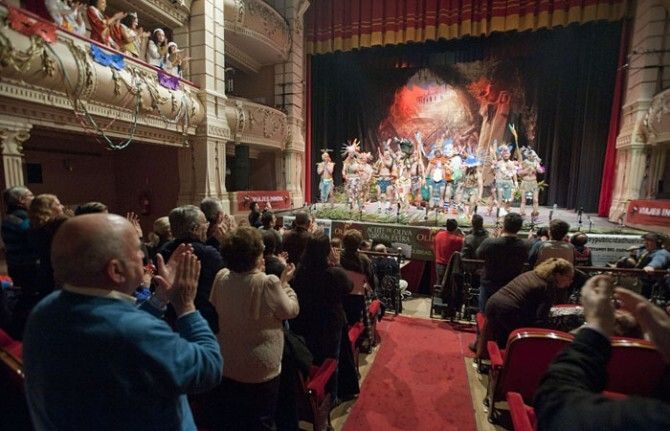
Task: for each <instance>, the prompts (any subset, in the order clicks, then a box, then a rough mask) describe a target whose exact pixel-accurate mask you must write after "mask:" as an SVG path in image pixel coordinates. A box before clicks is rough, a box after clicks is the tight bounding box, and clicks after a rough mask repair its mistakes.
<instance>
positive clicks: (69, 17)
mask: <svg viewBox="0 0 670 431" xmlns="http://www.w3.org/2000/svg"><path fill="white" fill-rule="evenodd" d="M44 6H46V8H47V11H48V12H49V15H51V18H52V19H53V20H54V22H55V23H56V25H58V26H59V27H62V28H64V29H65V30H67V31H71V32H73V33H77V34H78V35H80V36H85V35H86V23H85V22H84V13H85V12H84V9H85V7H86V6H85V5H84V4H82V3H73V4H72V5H70V4H69V3H68V2H67V1H66V0H45V1H44Z"/></svg>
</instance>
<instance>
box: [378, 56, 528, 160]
mask: <svg viewBox="0 0 670 431" xmlns="http://www.w3.org/2000/svg"><path fill="white" fill-rule="evenodd" d="M440 72H441V73H440ZM440 72H435V71H431V70H430V69H420V70H419V71H418V72H416V73H415V74H414V75H413V76H412V77H410V78H409V80H408V81H407V83H406V84H405V85H403V86H402V87H401V88H400V89H398V90H397V91H396V92H395V96H394V99H393V102H392V105H391V106H390V107H389V110H388V115H387V117H386V118H384V120H383V121H382V122H381V124H380V125H379V129H378V141H377V142H378V143H382V142H386V141H387V139H389V138H402V139H409V140H410V141H413V142H415V143H416V134H417V132H419V133H420V134H421V136H422V142H423V145H424V150H425V153H426V154H428V153H429V152H430V150H431V148H430V146H432V145H433V143H435V142H450V143H453V145H454V147H455V148H456V149H461V150H464V152H467V153H469V154H489V153H490V150H491V146H492V145H494V142H495V143H498V144H499V145H502V144H512V145H514V146H516V145H517V143H516V142H515V139H514V137H513V136H512V134H511V132H510V129H509V127H508V126H509V125H510V124H513V123H514V122H515V121H516V123H517V124H514V126H515V127H516V129H517V130H519V131H520V132H521V134H520V139H521V141H522V144H523V145H531V146H532V145H533V142H534V139H535V128H536V121H537V115H536V111H535V109H534V107H533V106H528V105H527V103H526V96H525V94H524V86H523V85H522V78H521V76H520V74H519V72H518V70H516V68H515V67H514V65H512V64H506V63H505V62H503V61H495V60H490V61H477V62H472V63H459V64H456V65H454V66H453V67H450V68H445V69H443V70H441V71H440Z"/></svg>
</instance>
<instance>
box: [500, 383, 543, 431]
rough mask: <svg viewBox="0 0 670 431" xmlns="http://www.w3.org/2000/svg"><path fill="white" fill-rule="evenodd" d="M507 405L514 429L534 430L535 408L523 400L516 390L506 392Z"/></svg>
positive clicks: (535, 426) (520, 430)
mask: <svg viewBox="0 0 670 431" xmlns="http://www.w3.org/2000/svg"><path fill="white" fill-rule="evenodd" d="M505 398H506V399H507V406H508V407H509V413H510V416H511V417H512V427H513V429H514V431H536V430H537V422H536V419H535V410H534V409H533V408H532V407H530V406H527V405H526V404H525V403H524V402H523V397H522V396H521V394H519V393H518V392H507V396H506V397H505Z"/></svg>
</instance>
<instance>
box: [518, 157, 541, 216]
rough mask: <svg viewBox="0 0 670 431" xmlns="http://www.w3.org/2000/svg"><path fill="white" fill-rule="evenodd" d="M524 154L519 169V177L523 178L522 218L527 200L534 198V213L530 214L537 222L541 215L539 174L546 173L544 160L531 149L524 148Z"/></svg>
mask: <svg viewBox="0 0 670 431" xmlns="http://www.w3.org/2000/svg"><path fill="white" fill-rule="evenodd" d="M521 154H523V162H521V167H520V168H519V176H520V177H521V187H520V189H521V208H520V211H519V212H520V213H521V215H522V216H524V215H526V199H527V198H528V197H532V199H533V211H532V212H531V213H530V215H531V219H532V220H535V219H536V218H537V216H538V215H540V212H539V208H540V199H539V198H540V188H539V187H538V185H537V174H538V173H540V174H541V173H544V167H543V166H542V160H540V158H539V157H538V155H537V153H536V152H535V150H533V149H532V148H530V147H523V149H522V150H521Z"/></svg>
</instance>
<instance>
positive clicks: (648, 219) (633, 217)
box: [626, 199, 670, 228]
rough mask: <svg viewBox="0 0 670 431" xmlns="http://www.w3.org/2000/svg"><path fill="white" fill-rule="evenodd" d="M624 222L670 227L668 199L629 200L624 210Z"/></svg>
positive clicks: (669, 201) (669, 204)
mask: <svg viewBox="0 0 670 431" xmlns="http://www.w3.org/2000/svg"><path fill="white" fill-rule="evenodd" d="M626 223H628V224H632V225H636V226H650V227H653V226H659V227H664V228H670V199H658V200H644V199H638V200H633V201H630V203H629V204H628V210H627V211H626Z"/></svg>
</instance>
